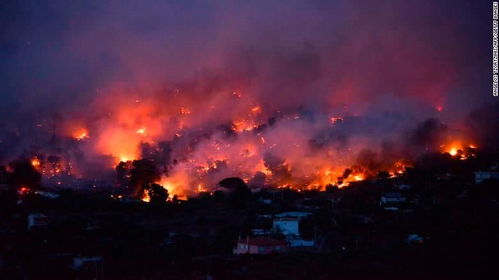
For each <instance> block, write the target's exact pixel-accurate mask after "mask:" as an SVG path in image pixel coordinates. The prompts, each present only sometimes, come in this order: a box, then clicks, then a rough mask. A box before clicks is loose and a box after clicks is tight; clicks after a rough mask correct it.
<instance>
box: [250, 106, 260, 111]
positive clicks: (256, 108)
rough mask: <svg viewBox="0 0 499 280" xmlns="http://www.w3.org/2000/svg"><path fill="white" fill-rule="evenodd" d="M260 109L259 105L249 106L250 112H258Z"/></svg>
mask: <svg viewBox="0 0 499 280" xmlns="http://www.w3.org/2000/svg"><path fill="white" fill-rule="evenodd" d="M261 110H262V108H261V107H260V106H255V107H253V108H251V112H253V113H258V112H260V111H261Z"/></svg>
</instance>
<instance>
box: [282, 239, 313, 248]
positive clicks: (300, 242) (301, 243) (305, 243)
mask: <svg viewBox="0 0 499 280" xmlns="http://www.w3.org/2000/svg"><path fill="white" fill-rule="evenodd" d="M286 240H287V241H288V242H289V247H314V245H315V242H314V240H304V239H303V238H300V237H290V238H287V239H286Z"/></svg>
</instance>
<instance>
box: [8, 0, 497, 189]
mask: <svg viewBox="0 0 499 280" xmlns="http://www.w3.org/2000/svg"><path fill="white" fill-rule="evenodd" d="M477 2H478V1H455V2H454V3H453V5H448V3H447V1H427V2H424V3H422V2H421V1H403V2H394V1H320V0H316V1H286V3H283V2H282V1H251V2H247V1H236V2H233V1H214V2H207V1H152V0H151V1H140V2H136V1H105V2H104V1H99V2H96V3H89V2H88V1H71V2H68V1H51V2H50V3H41V2H40V1H21V2H19V1H3V2H2V4H0V18H1V20H2V24H1V25H0V26H2V27H0V28H1V33H0V34H1V37H0V60H1V61H2V63H1V64H0V65H1V68H0V79H1V80H0V81H1V82H2V85H1V91H2V95H1V96H2V99H3V102H2V103H1V104H0V109H1V110H0V116H1V119H0V128H1V129H0V161H2V162H4V163H6V162H9V161H10V160H12V159H14V158H16V157H18V156H19V155H23V156H24V157H38V158H39V159H41V160H42V164H45V165H47V167H46V168H47V169H50V168H49V167H51V168H52V169H53V170H52V171H50V172H52V173H53V172H56V170H57V169H59V170H61V169H62V170H71V176H75V177H78V178H87V179H91V180H96V179H99V180H101V179H105V180H107V181H113V180H115V179H114V178H115V174H114V170H115V166H116V165H117V164H118V162H120V161H128V160H136V159H139V158H147V159H151V160H152V161H153V162H154V163H155V164H156V165H157V167H158V170H160V171H161V173H162V179H161V183H163V184H165V185H166V186H167V187H168V188H169V190H170V193H175V192H177V193H189V192H192V191H193V190H194V189H210V188H213V187H214V186H216V184H217V183H218V182H219V181H220V180H221V179H223V178H226V177H234V176H238V177H241V178H243V179H245V180H246V181H247V182H248V183H249V184H250V185H258V186H261V185H266V184H268V185H274V186H276V185H277V186H284V185H289V184H291V185H295V186H305V185H325V184H329V183H332V182H338V181H343V180H347V177H350V178H354V177H355V176H357V177H358V178H359V179H360V178H363V177H365V176H371V175H372V176H374V175H375V174H376V173H377V172H378V171H380V170H385V171H389V170H393V168H394V166H399V165H401V166H403V165H404V164H406V162H409V161H410V160H411V159H413V158H415V157H416V156H418V155H419V154H421V153H424V152H429V151H437V150H439V149H440V146H441V145H444V144H446V143H448V141H450V140H452V139H454V138H458V139H460V141H463V142H466V143H471V142H474V143H475V142H476V143H475V144H479V145H481V142H482V141H486V139H487V136H485V135H482V134H480V135H478V137H477V138H474V137H473V136H474V135H472V134H473V133H474V132H473V131H474V129H475V128H476V126H477V125H476V123H477V122H476V121H475V122H474V124H475V125H473V119H475V120H476V119H477V118H478V119H479V118H483V117H482V116H481V115H480V113H474V114H472V116H471V117H470V118H471V121H469V118H468V121H467V122H465V121H463V120H464V119H465V117H466V116H467V115H468V114H469V112H470V111H472V110H475V109H476V108H478V107H479V106H482V105H483V104H485V103H487V102H490V100H488V98H487V97H488V96H489V86H488V85H489V84H490V81H489V80H490V79H489V76H490V75H489V74H488V73H489V65H488V54H487V53H486V52H483V49H488V46H489V43H488V42H489V41H488V40H489V39H488V34H489V32H488V31H489V21H488V20H486V19H487V18H488V14H489V8H490V7H489V6H488V5H485V4H486V3H477ZM470 124H471V125H470ZM476 129H479V128H476ZM470 131H471V132H470ZM462 144H465V143H462ZM49 156H56V157H58V158H60V160H59V162H57V164H52V165H50V164H49V163H46V161H47V160H46V158H48V157H49ZM54 166H55V167H54ZM54 170H55V171H54ZM345 170H348V171H346V172H345ZM47 172H49V171H47ZM172 191H173V192H172Z"/></svg>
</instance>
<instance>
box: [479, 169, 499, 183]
mask: <svg viewBox="0 0 499 280" xmlns="http://www.w3.org/2000/svg"><path fill="white" fill-rule="evenodd" d="M487 179H496V180H499V171H477V172H475V184H480V183H481V182H483V181H485V180H487Z"/></svg>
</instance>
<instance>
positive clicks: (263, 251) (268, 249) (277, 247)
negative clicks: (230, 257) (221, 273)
mask: <svg viewBox="0 0 499 280" xmlns="http://www.w3.org/2000/svg"><path fill="white" fill-rule="evenodd" d="M288 248H289V245H288V242H286V241H284V240H277V239H273V238H270V237H253V238H249V237H248V238H246V239H241V240H238V241H237V244H236V247H235V248H234V249H233V251H232V252H233V253H234V255H245V254H250V255H269V254H278V253H285V252H287V251H288Z"/></svg>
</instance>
